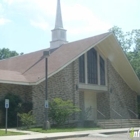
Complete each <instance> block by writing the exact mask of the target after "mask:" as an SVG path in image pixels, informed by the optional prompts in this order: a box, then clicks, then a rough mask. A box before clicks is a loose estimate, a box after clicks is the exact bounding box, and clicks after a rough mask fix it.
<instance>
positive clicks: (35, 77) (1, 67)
mask: <svg viewBox="0 0 140 140" xmlns="http://www.w3.org/2000/svg"><path fill="white" fill-rule="evenodd" d="M109 35H110V33H105V34H101V35H98V36H94V37H90V38H86V39H83V40H79V41H75V42H71V43H68V44H65V45H62V46H61V47H60V48H58V49H57V50H55V51H54V52H53V53H52V54H51V55H50V56H49V58H48V75H49V76H52V75H53V74H55V73H56V72H58V71H59V70H61V69H62V68H64V67H65V66H66V65H67V64H69V63H70V62H72V61H73V60H74V59H75V58H77V57H78V56H80V55H82V53H83V52H84V51H86V50H88V48H90V47H91V46H94V45H96V44H97V43H99V42H100V41H102V40H103V39H105V38H106V37H108V36H109ZM45 50H47V49H44V50H40V51H37V52H33V53H29V54H25V55H22V56H18V57H13V58H9V59H5V60H1V61H0V82H7V83H12V82H14V83H16V82H19V84H25V83H28V84H33V83H36V82H39V81H40V80H43V78H44V77H45V59H44V58H43V51H45Z"/></svg>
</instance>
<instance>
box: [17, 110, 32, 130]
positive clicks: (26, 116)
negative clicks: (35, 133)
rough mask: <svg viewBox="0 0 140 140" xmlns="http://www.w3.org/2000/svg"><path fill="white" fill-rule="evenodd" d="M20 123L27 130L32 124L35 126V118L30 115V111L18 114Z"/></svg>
mask: <svg viewBox="0 0 140 140" xmlns="http://www.w3.org/2000/svg"><path fill="white" fill-rule="evenodd" d="M18 116H19V117H20V121H21V123H22V124H23V125H24V126H26V127H27V129H29V128H30V127H31V125H32V124H35V118H34V116H33V115H32V110H31V111H29V112H28V113H18Z"/></svg>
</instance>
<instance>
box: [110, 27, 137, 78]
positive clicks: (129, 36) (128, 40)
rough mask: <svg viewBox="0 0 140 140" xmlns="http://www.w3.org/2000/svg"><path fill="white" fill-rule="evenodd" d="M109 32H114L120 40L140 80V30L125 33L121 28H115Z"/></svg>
mask: <svg viewBox="0 0 140 140" xmlns="http://www.w3.org/2000/svg"><path fill="white" fill-rule="evenodd" d="M109 31H112V32H113V33H114V35H115V36H116V38H117V39H118V41H119V43H120V45H121V47H122V49H123V51H124V52H125V54H126V56H127V58H128V60H129V61H130V63H131V65H132V67H133V68H134V70H135V72H136V74H137V76H138V77H139V79H140V29H135V30H132V31H130V32H125V33H124V32H123V31H122V29H121V28H119V27H117V26H114V27H112V28H111V29H110V30H109Z"/></svg>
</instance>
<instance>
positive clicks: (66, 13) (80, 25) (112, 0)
mask: <svg viewBox="0 0 140 140" xmlns="http://www.w3.org/2000/svg"><path fill="white" fill-rule="evenodd" d="M56 2H57V0H0V48H9V49H10V50H15V51H17V52H19V53H20V52H24V53H29V52H33V51H37V50H41V49H44V48H48V47H49V46H50V41H51V30H52V29H53V28H54V24H55V14H56ZM139 6H140V0H61V8H62V17H63V25H64V28H65V29H67V40H68V41H69V42H71V41H75V40H79V39H82V38H87V37H90V36H94V35H96V34H100V33H104V32H107V31H108V29H109V28H111V27H113V26H114V25H116V26H119V27H121V28H122V29H123V30H124V31H131V30H132V29H140V28H139V25H140V18H139V15H138V14H139V13H140V8H139Z"/></svg>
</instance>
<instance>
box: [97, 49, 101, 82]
mask: <svg viewBox="0 0 140 140" xmlns="http://www.w3.org/2000/svg"><path fill="white" fill-rule="evenodd" d="M97 63H98V64H97V65H98V66H97V70H98V85H101V81H100V55H99V53H98V51H97Z"/></svg>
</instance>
